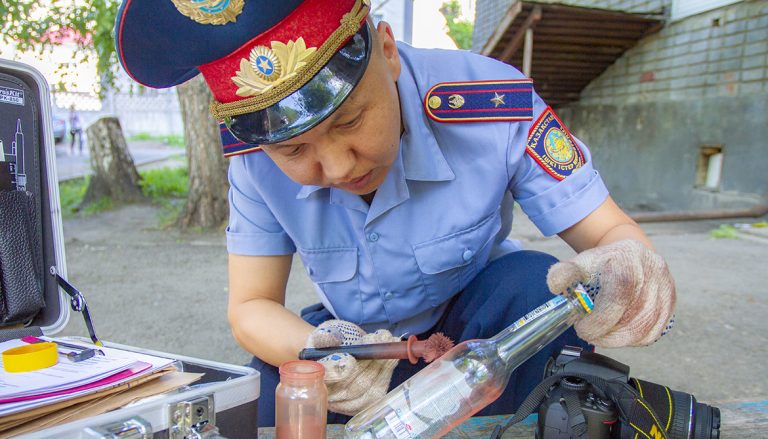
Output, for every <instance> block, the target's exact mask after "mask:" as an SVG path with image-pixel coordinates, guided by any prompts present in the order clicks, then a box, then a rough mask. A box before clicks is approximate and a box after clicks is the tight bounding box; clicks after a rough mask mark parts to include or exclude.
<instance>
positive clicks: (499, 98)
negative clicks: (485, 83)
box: [491, 92, 504, 108]
mask: <svg viewBox="0 0 768 439" xmlns="http://www.w3.org/2000/svg"><path fill="white" fill-rule="evenodd" d="M493 95H494V96H493V97H492V98H491V102H493V103H494V105H496V108H498V107H499V105H504V95H500V94H498V93H496V92H493Z"/></svg>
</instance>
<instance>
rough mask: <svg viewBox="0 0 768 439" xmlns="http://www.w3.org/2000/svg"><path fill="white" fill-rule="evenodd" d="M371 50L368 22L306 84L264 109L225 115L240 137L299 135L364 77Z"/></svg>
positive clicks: (252, 140) (266, 140)
mask: <svg viewBox="0 0 768 439" xmlns="http://www.w3.org/2000/svg"><path fill="white" fill-rule="evenodd" d="M370 54H371V37H370V34H369V29H368V24H367V22H366V23H365V24H364V25H363V26H362V27H361V28H360V30H359V31H357V33H356V34H355V35H353V36H352V38H350V39H349V40H348V41H347V43H346V44H345V45H344V46H342V47H341V49H339V50H338V51H337V52H336V53H335V54H334V55H333V57H331V59H330V61H328V63H327V64H326V65H325V66H323V68H322V69H320V71H319V72H318V73H317V74H316V75H315V76H314V77H313V78H312V79H310V80H309V81H308V82H307V83H306V84H304V86H302V87H301V88H300V89H298V90H296V91H295V92H293V93H291V94H290V95H288V96H286V97H285V98H283V99H282V100H281V101H280V102H278V103H276V104H274V105H272V106H269V107H267V108H265V109H263V110H259V111H255V112H253V113H246V114H241V115H237V116H229V117H225V118H224V123H225V124H226V125H227V128H229V131H230V132H231V133H232V135H234V136H235V137H236V138H237V139H238V140H240V141H242V142H245V143H249V144H253V145H265V144H270V143H278V142H282V141H285V140H288V139H291V138H293V137H296V136H298V135H300V134H302V133H304V132H306V131H308V130H309V129H311V128H313V127H315V126H316V125H317V124H319V123H320V122H322V121H323V120H325V118H326V117H328V116H329V115H330V114H331V113H333V112H334V111H336V109H337V108H339V107H340V106H341V104H343V103H344V101H345V100H346V99H347V96H349V94H350V93H351V92H352V90H353V89H354V88H355V86H356V85H357V83H358V82H359V81H360V78H362V77H363V74H364V73H365V69H366V67H367V66H368V60H369V58H370Z"/></svg>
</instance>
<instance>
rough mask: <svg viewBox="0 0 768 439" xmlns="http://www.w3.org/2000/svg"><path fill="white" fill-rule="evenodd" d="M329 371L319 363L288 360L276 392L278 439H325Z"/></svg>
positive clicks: (281, 367) (276, 432) (281, 371)
mask: <svg viewBox="0 0 768 439" xmlns="http://www.w3.org/2000/svg"><path fill="white" fill-rule="evenodd" d="M324 375H325V369H324V368H323V365H322V364H320V363H318V362H316V361H309V360H296V361H288V362H286V363H283V365H281V366H280V383H279V384H278V385H277V388H276V389H275V435H276V437H277V439H325V427H326V420H327V416H328V389H327V388H326V387H325V382H324V381H323V377H324Z"/></svg>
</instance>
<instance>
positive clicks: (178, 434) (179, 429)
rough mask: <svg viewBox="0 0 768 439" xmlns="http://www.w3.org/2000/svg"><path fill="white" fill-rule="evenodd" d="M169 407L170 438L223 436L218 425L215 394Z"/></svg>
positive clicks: (185, 438) (196, 438) (209, 438)
mask: <svg viewBox="0 0 768 439" xmlns="http://www.w3.org/2000/svg"><path fill="white" fill-rule="evenodd" d="M168 409H169V415H170V420H171V426H170V427H169V428H168V433H169V437H170V439H204V438H205V439H213V438H222V437H223V436H221V435H219V429H218V428H217V427H216V410H215V407H214V401H213V395H207V396H202V397H200V398H197V399H193V400H191V401H182V402H178V403H176V404H171V405H170V406H169V407H168Z"/></svg>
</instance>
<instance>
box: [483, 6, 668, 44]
mask: <svg viewBox="0 0 768 439" xmlns="http://www.w3.org/2000/svg"><path fill="white" fill-rule="evenodd" d="M515 1H516V0H477V3H476V6H475V28H474V34H473V35H472V50H474V51H475V52H480V51H481V50H482V49H483V46H484V45H485V43H486V41H488V38H490V37H491V35H492V34H493V31H494V30H496V26H498V25H499V21H500V20H501V19H502V18H503V17H504V16H505V15H506V13H507V10H509V7H510V6H512V4H513V3H515ZM537 3H558V4H564V5H572V6H583V7H588V8H600V9H613V10H617V11H627V12H654V13H659V12H661V11H662V10H664V7H665V6H666V10H667V11H668V10H669V5H670V3H671V0H539V1H538V2H537Z"/></svg>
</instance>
